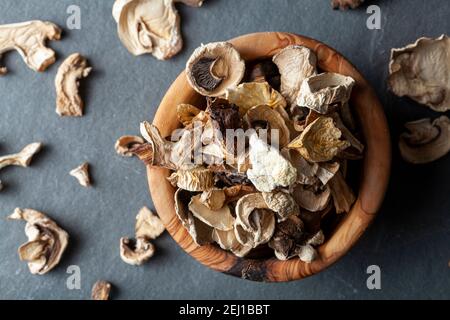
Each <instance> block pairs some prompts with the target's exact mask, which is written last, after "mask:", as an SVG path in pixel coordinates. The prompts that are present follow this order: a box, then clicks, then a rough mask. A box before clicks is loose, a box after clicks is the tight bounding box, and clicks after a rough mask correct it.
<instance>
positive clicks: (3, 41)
mask: <svg viewBox="0 0 450 320" xmlns="http://www.w3.org/2000/svg"><path fill="white" fill-rule="evenodd" d="M60 38H61V29H60V28H59V27H58V26H57V25H55V24H54V23H51V22H44V21H37V20H36V21H28V22H23V23H15V24H7V25H1V26H0V58H1V55H2V54H3V53H5V52H7V51H11V50H17V51H18V52H19V53H20V55H21V56H22V59H23V61H24V62H25V63H26V64H27V65H28V67H30V68H31V69H32V70H34V71H39V72H42V71H45V69H47V68H48V66H50V65H51V64H53V63H54V62H55V60H56V59H55V52H54V51H53V50H51V49H49V48H47V47H46V46H45V42H46V40H59V39H60ZM7 72H8V70H7V68H6V67H0V76H1V75H4V74H6V73H7Z"/></svg>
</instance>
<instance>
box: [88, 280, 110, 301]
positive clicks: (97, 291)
mask: <svg viewBox="0 0 450 320" xmlns="http://www.w3.org/2000/svg"><path fill="white" fill-rule="evenodd" d="M111 288H112V286H111V283H109V282H107V281H104V280H99V281H97V282H96V283H94V286H93V287H92V292H91V299H92V300H99V301H101V300H105V301H106V300H109V294H110V292H111Z"/></svg>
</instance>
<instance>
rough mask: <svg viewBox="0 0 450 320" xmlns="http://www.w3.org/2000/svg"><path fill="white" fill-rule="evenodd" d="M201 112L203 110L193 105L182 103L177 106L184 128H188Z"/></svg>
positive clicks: (178, 116) (179, 119)
mask: <svg viewBox="0 0 450 320" xmlns="http://www.w3.org/2000/svg"><path fill="white" fill-rule="evenodd" d="M200 112H201V110H200V109H199V108H197V107H194V106H193V105H190V104H186V103H182V104H179V105H178V106H177V118H178V121H179V122H180V123H181V124H182V125H183V126H185V127H186V126H188V125H190V124H191V123H192V120H193V119H195V117H196V116H197V115H198V114H199V113H200Z"/></svg>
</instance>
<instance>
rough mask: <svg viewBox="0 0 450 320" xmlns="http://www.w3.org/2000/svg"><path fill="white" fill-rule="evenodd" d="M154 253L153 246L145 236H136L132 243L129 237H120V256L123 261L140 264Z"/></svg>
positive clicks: (134, 264) (135, 264)
mask: <svg viewBox="0 0 450 320" xmlns="http://www.w3.org/2000/svg"><path fill="white" fill-rule="evenodd" d="M154 254H155V246H154V245H153V244H152V243H151V242H150V241H149V240H147V239H145V238H136V241H135V242H134V243H133V241H131V240H130V239H129V238H126V237H122V238H120V257H121V258H122V260H123V261H124V262H125V263H128V264H130V265H133V266H140V265H142V264H143V263H145V262H146V261H148V260H149V259H150V258H151V257H153V255H154Z"/></svg>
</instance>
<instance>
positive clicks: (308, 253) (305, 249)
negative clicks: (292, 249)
mask: <svg viewBox="0 0 450 320" xmlns="http://www.w3.org/2000/svg"><path fill="white" fill-rule="evenodd" d="M296 253H297V254H298V257H299V258H300V260H302V261H303V262H306V263H311V262H313V261H314V260H315V259H316V258H317V251H316V249H314V247H313V246H312V245H310V244H307V245H303V246H299V247H298V248H297V249H296Z"/></svg>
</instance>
